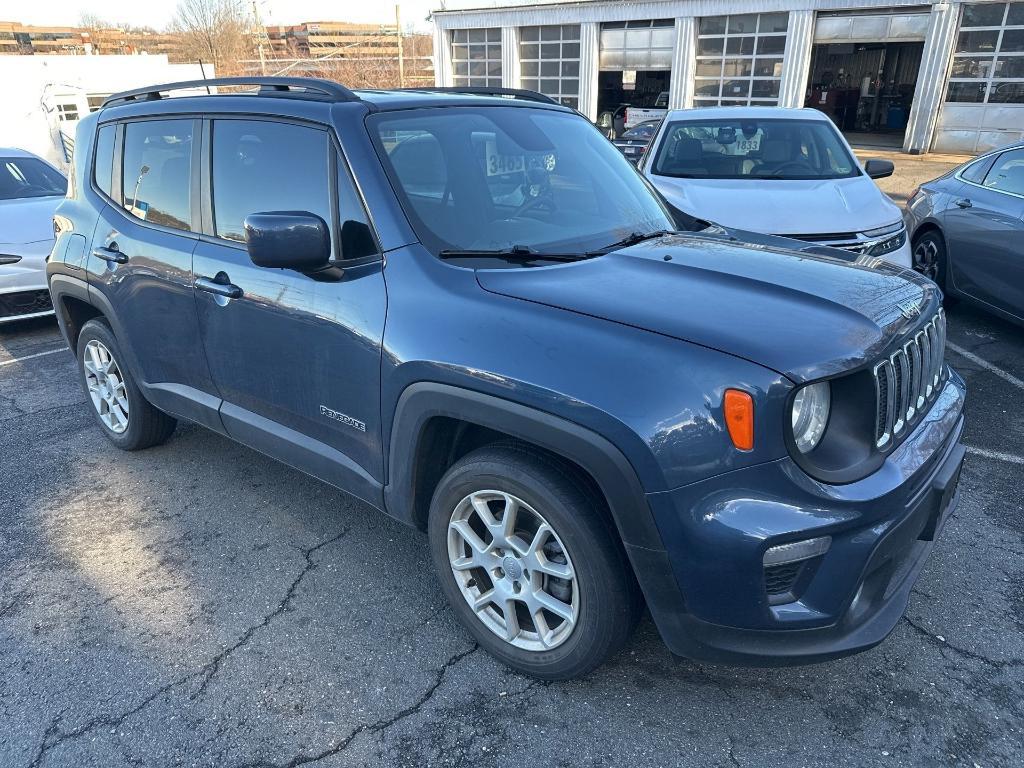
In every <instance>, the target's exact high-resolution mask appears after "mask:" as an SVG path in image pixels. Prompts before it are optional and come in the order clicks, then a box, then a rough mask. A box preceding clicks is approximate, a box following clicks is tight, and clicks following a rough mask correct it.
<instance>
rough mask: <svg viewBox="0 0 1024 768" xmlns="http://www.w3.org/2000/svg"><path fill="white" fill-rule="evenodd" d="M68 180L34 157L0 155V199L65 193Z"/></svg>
mask: <svg viewBox="0 0 1024 768" xmlns="http://www.w3.org/2000/svg"><path fill="white" fill-rule="evenodd" d="M67 191H68V180H67V179H65V178H64V177H63V176H62V175H61V174H60V173H59V172H58V171H56V170H54V169H53V168H51V167H50V166H48V165H47V164H46V163H44V162H43V161H42V160H39V159H37V158H35V157H0V200H17V199H19V198H23V197H51V196H54V195H66V194H67Z"/></svg>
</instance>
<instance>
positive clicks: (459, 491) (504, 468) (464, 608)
mask: <svg viewBox="0 0 1024 768" xmlns="http://www.w3.org/2000/svg"><path fill="white" fill-rule="evenodd" d="M427 532H428V534H429V538H430V554H431V558H432V559H433V561H434V567H435V568H436V569H437V573H438V575H439V576H440V577H441V589H442V591H443V592H444V594H445V596H446V597H447V598H448V600H449V602H450V603H451V606H452V609H453V610H454V611H455V614H456V616H457V617H458V619H459V621H461V622H462V623H463V625H464V626H465V627H466V629H467V630H468V631H469V633H470V634H471V635H472V636H473V638H474V639H475V640H476V642H478V643H479V644H480V646H481V647H482V648H484V649H486V650H487V651H488V652H489V653H491V654H492V655H493V656H495V657H496V658H497V659H499V660H500V661H502V662H504V663H505V664H508V665H509V666H510V667H511V668H512V669H515V670H516V671H518V672H523V673H525V674H528V675H534V676H535V677H539V678H542V679H545V680H566V679H569V678H572V677H578V676H580V675H584V674H586V673H587V672H589V671H590V670H592V669H594V667H596V666H598V665H599V664H601V662H603V661H604V660H605V659H607V658H608V657H609V656H611V655H612V654H614V653H615V652H617V651H618V650H619V649H620V648H622V646H623V645H624V644H625V643H626V641H627V640H628V639H629V636H630V634H631V633H632V631H633V628H634V627H635V626H636V623H637V621H638V619H639V618H640V611H641V610H642V608H643V602H642V600H641V597H640V591H639V589H638V586H637V583H636V580H635V578H634V577H633V571H632V569H631V568H630V565H629V561H628V560H627V559H626V553H625V551H624V549H623V547H622V544H621V543H620V541H619V539H618V536H617V533H616V528H615V523H614V521H613V520H612V518H611V514H610V511H609V510H608V508H607V507H606V506H605V504H604V500H603V499H602V498H601V496H600V495H599V494H598V493H597V492H596V491H595V490H594V488H593V486H591V485H590V484H589V483H588V482H587V480H586V477H585V476H583V475H582V474H581V473H580V472H579V470H578V469H577V468H575V467H573V466H571V465H569V464H568V463H567V462H565V461H563V460H562V459H561V458H560V457H557V456H553V455H551V454H548V453H545V452H542V451H541V450H539V449H537V448H535V447H534V446H529V445H523V444H520V443H513V442H507V443H506V442H501V443H494V444H491V445H486V446H483V447H481V448H477V449H476V450H475V451H471V452H470V453H468V454H466V455H465V456H463V457H462V458H461V459H459V460H458V461H456V462H455V463H454V464H452V466H451V467H449V468H448V470H447V471H446V472H445V473H444V475H443V476H442V477H441V479H440V480H439V481H438V483H437V486H436V488H435V489H434V496H433V498H432V499H431V502H430V510H429V513H428V519H427Z"/></svg>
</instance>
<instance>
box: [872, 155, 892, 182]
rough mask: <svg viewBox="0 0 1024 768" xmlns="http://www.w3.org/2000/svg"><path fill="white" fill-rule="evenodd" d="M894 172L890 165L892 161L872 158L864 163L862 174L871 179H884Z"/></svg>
mask: <svg viewBox="0 0 1024 768" xmlns="http://www.w3.org/2000/svg"><path fill="white" fill-rule="evenodd" d="M895 171H896V166H895V165H893V164H892V160H882V159H881V158H877V157H872V158H871V159H870V160H865V161H864V173H866V174H867V175H868V176H870V177H871V178H872V179H884V178H885V177H886V176H892V175H893V173H894V172H895Z"/></svg>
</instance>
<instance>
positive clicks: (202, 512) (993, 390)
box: [0, 305, 1024, 768]
mask: <svg viewBox="0 0 1024 768" xmlns="http://www.w3.org/2000/svg"><path fill="white" fill-rule="evenodd" d="M949 340H950V351H949V355H948V359H949V360H950V362H951V363H952V364H953V365H954V366H955V367H956V368H957V369H958V370H959V371H960V372H961V373H962V374H963V375H964V376H965V378H966V379H967V382H968V384H969V387H970V392H969V400H968V411H969V422H968V426H967V432H966V438H965V440H966V443H967V444H968V445H969V446H970V453H969V454H968V457H967V461H966V465H965V468H964V471H963V476H962V481H961V482H962V491H963V492H962V499H961V502H960V506H959V509H958V510H957V511H956V512H955V513H954V515H953V517H952V518H951V520H950V522H949V524H948V526H947V527H946V530H945V532H944V535H943V537H942V538H941V540H940V541H939V542H938V544H937V546H936V548H935V550H934V552H933V554H932V556H931V558H930V560H929V562H928V564H927V565H926V567H925V569H924V571H923V574H922V576H921V578H920V581H919V582H918V584H917V587H916V588H915V590H914V594H913V599H912V602H911V605H910V608H909V610H908V612H907V616H906V618H905V619H904V620H903V621H901V622H900V623H899V625H898V626H897V628H896V630H895V632H894V633H893V635H892V636H891V637H890V638H889V639H888V640H887V641H886V642H885V643H883V644H882V645H881V646H879V647H878V648H876V649H874V650H872V651H869V652H867V653H864V654H861V655H859V656H855V657H852V658H848V659H844V660H840V661H836V662H831V663H827V664H822V665H817V666H808V667H799V668H789V669H768V670H759V669H743V668H728V667H718V666H710V665H703V664H695V663H692V662H690V661H687V660H684V659H680V658H676V657H674V656H672V655H671V654H670V653H669V652H668V651H667V650H666V649H665V647H664V646H663V644H662V643H661V641H660V639H659V637H658V634H657V632H656V630H655V628H654V627H653V625H652V624H651V622H650V620H649V619H646V620H645V621H644V622H643V623H642V625H641V627H640V630H639V632H638V633H637V634H636V636H635V638H634V640H633V641H632V642H631V643H630V645H629V646H628V647H627V649H626V650H625V652H624V653H622V654H621V655H620V656H619V657H617V658H616V659H614V660H613V661H612V662H611V663H609V664H607V665H605V666H604V667H602V668H600V669H598V670H597V671H596V672H594V673H592V674H591V675H590V676H589V677H587V678H586V679H584V680H580V681H575V682H569V683H557V684H543V683H538V682H535V681H532V680H529V679H527V678H523V677H520V676H519V675H516V674H513V673H511V672H509V671H508V670H506V669H505V668H503V667H502V666H501V665H499V664H497V663H496V662H495V661H493V660H492V659H491V658H490V657H489V656H488V655H487V654H485V653H484V652H483V651H482V650H480V649H478V648H477V647H476V646H475V645H474V643H473V641H472V640H471V639H470V638H469V636H468V635H467V634H466V633H465V632H464V631H463V630H462V629H461V628H460V627H459V625H458V624H457V623H456V622H455V620H454V618H453V616H452V614H451V612H450V611H449V610H448V608H447V607H446V605H445V603H444V600H443V597H442V595H441V592H440V590H439V589H438V587H437V585H436V583H435V581H434V576H433V573H432V570H431V565H430V558H429V555H428V551H427V543H426V539H425V537H424V536H423V535H422V534H420V533H418V532H416V531H413V530H411V529H407V528H404V527H402V526H400V525H399V524H397V523H394V522H392V521H391V520H389V519H388V518H386V517H384V516H382V515H380V514H378V513H377V512H375V511H373V510H371V509H369V508H368V507H366V506H365V505H363V504H361V503H360V502H357V501H354V500H352V499H350V498H347V497H346V496H345V495H344V494H342V493H340V492H338V491H335V490H333V489H332V488H330V487H328V486H326V485H324V484H322V483H319V482H317V481H316V480H312V479H310V478H308V477H306V476H304V475H302V474H300V473H298V472H296V471H294V470H291V469H289V468H288V467H285V466H283V465H280V464H277V463H275V462H273V461H271V460H269V459H267V458H265V457H263V456H261V455H260V454H258V453H256V452H254V451H251V450H248V449H246V448H243V447H241V446H238V445H236V444H234V443H232V442H231V441H230V440H227V439H225V438H223V437H220V436H217V435H214V434H212V433H210V432H207V431H204V430H203V429H201V428H198V427H192V426H182V427H179V429H178V431H177V433H176V434H175V435H174V436H173V437H172V438H171V440H170V441H169V442H168V443H167V444H166V445H164V446H162V447H159V448H155V449H151V450H148V451H143V452H139V453H133V454H127V453H121V452H119V451H117V450H116V449H115V448H113V446H111V445H110V444H109V443H108V442H107V441H106V440H105V439H104V438H103V436H102V435H101V434H100V432H99V430H98V428H97V427H96V426H95V425H94V423H93V420H92V416H91V415H90V413H89V412H88V409H87V405H86V403H85V401H84V397H83V394H82V392H81V389H80V388H79V385H78V383H77V381H76V378H75V366H74V362H73V359H72V357H71V354H70V353H69V352H68V351H67V350H65V349H64V348H63V344H62V342H61V340H60V338H59V335H58V333H57V331H56V326H55V324H54V323H53V322H52V321H49V320H46V321H32V322H28V323H22V324H19V325H17V326H7V327H2V326H0V766H3V767H4V768H23V767H25V766H74V767H75V768H86V767H89V766H96V767H97V768H99V767H102V768H119V767H120V766H217V768H222V767H230V766H236V767H238V768H241V767H242V766H253V767H255V766H267V767H268V768H269V767H271V766H274V767H276V766H282V767H283V766H298V765H309V764H315V765H319V766H363V765H371V766H410V767H412V766H415V767H419V766H435V765H437V766H484V767H486V766H509V767H513V766H514V767H515V768H521V766H523V765H545V766H636V765H643V766H676V765H679V766H709V765H717V766H728V767H731V768H735V767H736V766H748V765H749V766H830V767H834V766H836V765H892V766H905V765H915V766H929V765H935V766H938V765H942V766H945V765H965V766H970V767H972V768H973V766H983V767H985V768H987V767H988V766H1010V765H1020V764H1021V759H1022V758H1021V756H1022V755H1024V734H1022V727H1024V718H1022V709H1024V634H1022V631H1024V589H1022V586H1021V585H1022V577H1024V573H1022V570H1024V522H1022V520H1024V493H1022V491H1021V486H1022V484H1024V483H1022V481H1024V420H1022V419H1021V415H1020V411H1021V406H1022V403H1024V334H1022V332H1021V329H1020V328H1018V327H1015V326H1012V325H1009V324H1007V323H1003V322H1001V321H998V320H994V319H992V318H989V317H987V316H985V315H983V314H981V313H979V312H977V311H975V310H972V309H970V308H967V307H964V306H963V305H960V306H958V307H956V308H954V309H952V310H951V311H950V332H949Z"/></svg>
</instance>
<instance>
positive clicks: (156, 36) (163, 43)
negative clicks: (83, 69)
mask: <svg viewBox="0 0 1024 768" xmlns="http://www.w3.org/2000/svg"><path fill="white" fill-rule="evenodd" d="M142 53H149V54H154V53H157V54H158V53H162V54H166V55H167V56H168V57H169V58H170V60H171V61H175V60H180V59H181V46H180V44H179V42H178V38H177V36H176V35H173V34H170V33H166V32H154V31H153V30H146V29H135V30H127V29H86V28H84V27H34V26H30V25H27V24H20V23H18V22H16V21H0V54H17V55H21V56H32V55H35V54H62V55H71V56H83V55H87V54H103V55H109V54H116V55H128V54H142Z"/></svg>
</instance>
